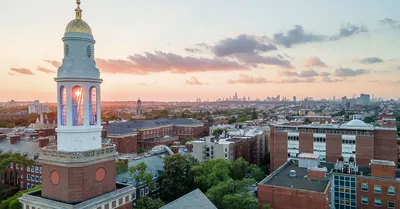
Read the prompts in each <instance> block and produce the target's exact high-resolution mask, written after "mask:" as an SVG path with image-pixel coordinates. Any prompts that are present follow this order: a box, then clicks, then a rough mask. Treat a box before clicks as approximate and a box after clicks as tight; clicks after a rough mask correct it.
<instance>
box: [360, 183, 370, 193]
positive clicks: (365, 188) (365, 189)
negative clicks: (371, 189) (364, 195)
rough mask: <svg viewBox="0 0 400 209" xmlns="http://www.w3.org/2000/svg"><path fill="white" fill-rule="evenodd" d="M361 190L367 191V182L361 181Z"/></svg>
mask: <svg viewBox="0 0 400 209" xmlns="http://www.w3.org/2000/svg"><path fill="white" fill-rule="evenodd" d="M361 190H362V191H363V192H368V184H367V183H362V186H361Z"/></svg>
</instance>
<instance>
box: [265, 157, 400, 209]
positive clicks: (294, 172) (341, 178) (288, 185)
mask: <svg viewBox="0 0 400 209" xmlns="http://www.w3.org/2000/svg"><path fill="white" fill-rule="evenodd" d="M311 155H313V154H311ZM302 160H303V159H299V162H298V163H297V162H295V161H293V160H292V161H289V162H286V163H285V164H283V165H282V166H281V167H279V168H278V169H276V170H275V171H274V172H273V173H272V174H271V175H269V176H268V177H267V178H265V179H264V180H262V181H261V182H260V183H259V184H258V200H259V202H260V203H262V204H269V205H271V206H272V208H274V209H320V208H322V209H323V208H326V209H328V208H334V209H341V208H346V209H370V208H371V209H372V208H383V209H394V208H400V193H399V191H400V182H399V181H398V180H397V179H398V178H399V177H400V175H399V173H398V171H397V172H396V168H395V164H394V162H391V161H385V160H374V159H373V160H371V161H370V166H359V165H357V164H356V162H355V161H354V159H353V158H351V160H350V162H345V161H343V157H339V159H338V161H337V163H317V166H314V163H311V162H306V163H301V161H302ZM315 162H318V160H316V161H315ZM297 164H298V165H297ZM301 164H303V165H312V166H309V167H304V166H303V167H302V166H301ZM396 178H397V179H396Z"/></svg>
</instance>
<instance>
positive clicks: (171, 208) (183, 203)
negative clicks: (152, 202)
mask: <svg viewBox="0 0 400 209" xmlns="http://www.w3.org/2000/svg"><path fill="white" fill-rule="evenodd" d="M187 208H190V209H217V207H215V205H214V204H213V203H212V202H211V201H210V200H209V199H208V198H207V197H206V196H205V195H204V194H203V192H201V191H200V189H196V190H193V191H192V192H190V193H187V194H186V195H184V196H182V197H180V198H178V199H176V200H174V201H172V202H170V203H169V204H168V205H165V206H163V207H161V208H160V209H187Z"/></svg>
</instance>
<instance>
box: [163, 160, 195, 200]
mask: <svg viewBox="0 0 400 209" xmlns="http://www.w3.org/2000/svg"><path fill="white" fill-rule="evenodd" d="M198 164H199V162H198V161H197V159H196V158H194V157H193V156H189V155H180V154H175V155H171V156H168V157H166V158H165V159H164V172H163V174H162V176H161V199H162V200H164V201H166V202H170V201H172V200H175V199H177V198H179V197H181V196H183V195H185V194H187V193H189V192H191V191H192V190H193V189H195V188H194V183H193V182H194V176H193V173H192V172H190V168H191V167H192V166H195V165H198Z"/></svg>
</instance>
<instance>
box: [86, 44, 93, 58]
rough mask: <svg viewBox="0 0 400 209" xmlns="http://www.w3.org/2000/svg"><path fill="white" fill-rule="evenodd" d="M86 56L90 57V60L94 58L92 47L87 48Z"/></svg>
mask: <svg viewBox="0 0 400 209" xmlns="http://www.w3.org/2000/svg"><path fill="white" fill-rule="evenodd" d="M86 55H87V56H88V58H91V57H92V47H90V45H89V46H87V48H86Z"/></svg>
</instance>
